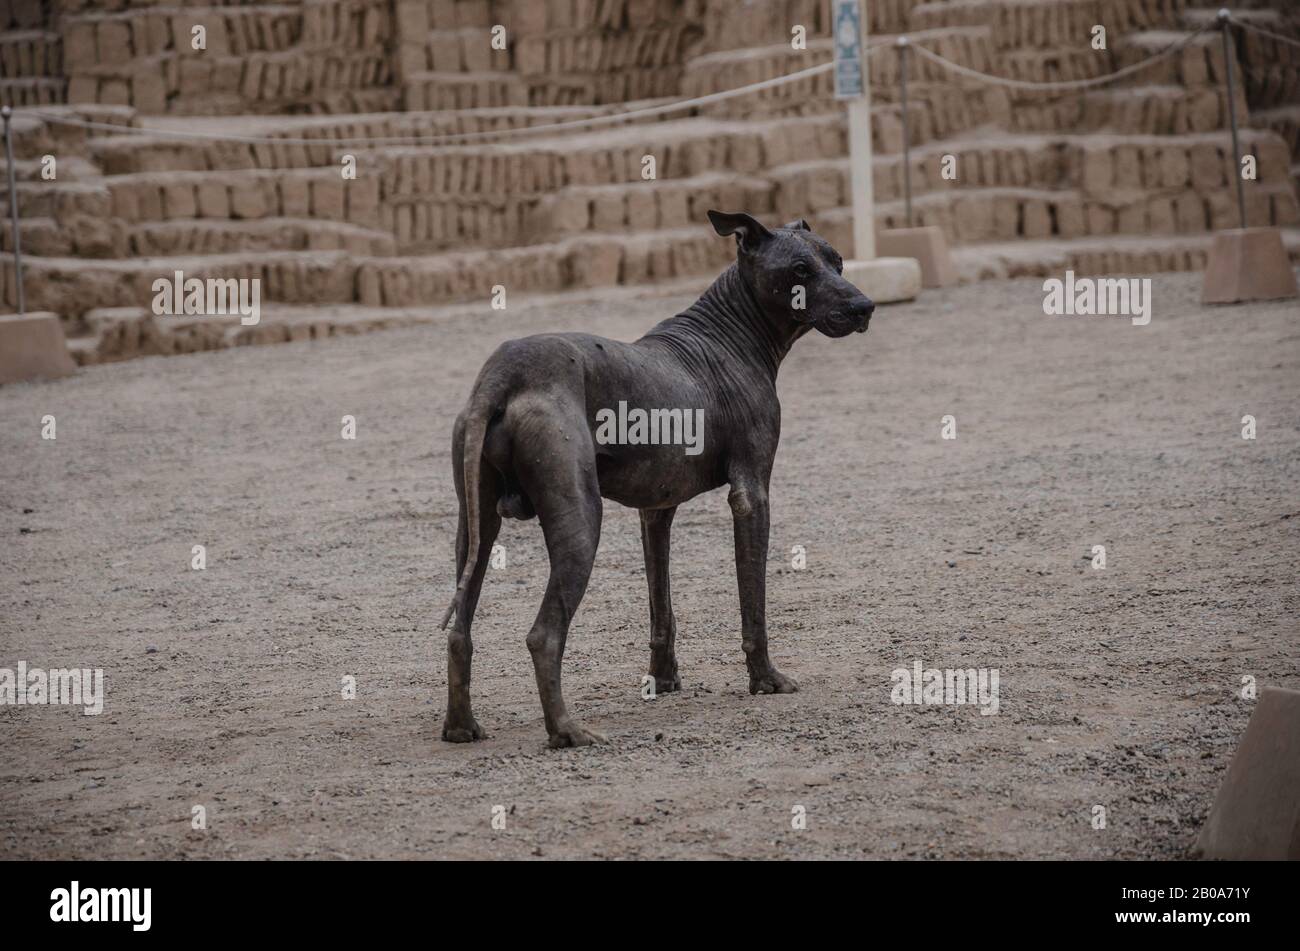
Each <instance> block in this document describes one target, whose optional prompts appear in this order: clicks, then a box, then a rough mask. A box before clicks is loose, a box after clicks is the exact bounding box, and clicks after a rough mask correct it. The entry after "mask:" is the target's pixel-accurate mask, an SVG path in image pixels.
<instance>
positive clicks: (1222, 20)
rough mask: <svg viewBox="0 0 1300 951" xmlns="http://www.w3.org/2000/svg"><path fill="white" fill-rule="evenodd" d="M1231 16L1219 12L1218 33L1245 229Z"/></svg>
mask: <svg viewBox="0 0 1300 951" xmlns="http://www.w3.org/2000/svg"><path fill="white" fill-rule="evenodd" d="M1231 19H1232V14H1231V13H1229V12H1228V10H1227V9H1226V8H1225V9H1222V10H1220V11H1219V31H1220V32H1221V33H1222V34H1223V71H1224V76H1225V78H1226V79H1227V84H1228V121H1229V122H1230V123H1231V124H1232V177H1233V178H1235V179H1236V180H1237V211H1238V212H1239V213H1240V215H1241V226H1242V227H1243V228H1244V227H1246V189H1245V186H1244V185H1243V184H1242V182H1241V142H1240V139H1239V138H1238V135H1237V94H1236V89H1235V87H1234V84H1233V81H1232V61H1233V59H1234V57H1233V55H1232V35H1231V34H1230V33H1229V32H1228V26H1229V21H1230V20H1231Z"/></svg>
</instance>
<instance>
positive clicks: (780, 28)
mask: <svg viewBox="0 0 1300 951" xmlns="http://www.w3.org/2000/svg"><path fill="white" fill-rule="evenodd" d="M925 2H926V0H872V2H871V3H868V4H866V5H865V6H866V17H867V28H868V31H869V32H870V33H871V34H873V35H879V34H883V33H900V32H903V31H904V30H906V29H908V28H909V20H910V19H912V18H913V17H914V16H915V11H917V10H918V9H920V8H923V5H924V3H925ZM943 6H944V7H947V6H949V5H948V4H943ZM953 6H956V5H955V4H954V5H953ZM796 25H799V26H802V27H804V28H805V30H806V31H807V36H808V38H809V39H810V40H811V39H813V38H829V37H830V32H831V22H830V5H829V4H827V3H823V2H821V0H752V2H749V3H743V4H738V3H735V2H732V0H707V3H706V4H705V11H704V39H703V44H702V45H703V48H704V50H705V51H706V52H717V51H721V50H730V49H740V48H745V47H754V46H768V45H771V44H774V43H785V44H786V46H787V48H788V47H789V44H790V39H791V30H792V28H793V27H794V26H796ZM941 25H947V23H946V22H945V23H943V24H941Z"/></svg>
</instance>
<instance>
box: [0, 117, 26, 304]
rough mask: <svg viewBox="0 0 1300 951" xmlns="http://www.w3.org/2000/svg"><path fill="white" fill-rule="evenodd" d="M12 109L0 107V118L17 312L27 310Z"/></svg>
mask: <svg viewBox="0 0 1300 951" xmlns="http://www.w3.org/2000/svg"><path fill="white" fill-rule="evenodd" d="M12 116H13V110H12V109H10V108H9V107H8V106H4V107H2V108H0V118H3V119H4V126H5V166H6V168H7V169H8V171H9V215H10V217H11V218H12V221H13V229H14V281H15V283H16V284H17V287H18V314H19V316H22V315H23V314H25V313H26V312H27V302H26V301H25V300H24V299H23V244H22V238H21V237H20V236H19V233H18V187H17V186H16V185H15V184H14V140H13V132H12V130H10V128H9V120H10V118H11V117H12Z"/></svg>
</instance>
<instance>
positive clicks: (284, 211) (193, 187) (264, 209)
mask: <svg viewBox="0 0 1300 951" xmlns="http://www.w3.org/2000/svg"><path fill="white" fill-rule="evenodd" d="M105 181H106V183H107V186H108V190H109V193H110V194H111V196H112V208H113V214H114V215H115V216H116V217H118V218H121V219H122V220H124V221H128V222H134V221H163V220H166V219H176V218H196V217H197V218H218V219H220V218H233V219H258V218H276V217H283V218H308V217H310V218H318V219H322V220H326V221H348V222H352V223H353V224H359V225H366V226H373V225H375V224H377V223H378V221H379V178H378V176H372V175H367V176H359V177H358V178H356V179H355V180H345V179H343V177H342V175H341V174H340V172H339V171H336V170H334V169H304V170H283V171H281V170H276V171H263V170H248V171H242V172H165V173H148V174H144V173H142V174H138V175H116V176H112V177H110V178H108V179H105Z"/></svg>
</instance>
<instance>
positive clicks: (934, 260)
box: [876, 225, 957, 287]
mask: <svg viewBox="0 0 1300 951" xmlns="http://www.w3.org/2000/svg"><path fill="white" fill-rule="evenodd" d="M876 252H877V253H878V254H881V255H883V256H887V257H896V258H916V260H917V261H918V262H920V264H921V286H922V287H948V286H950V285H952V284H956V283H957V269H956V268H955V267H954V266H953V263H952V255H951V254H949V253H948V239H947V238H946V237H944V233H943V229H942V228H939V227H936V226H934V225H926V226H925V227H924V228H892V229H890V230H889V231H881V232H880V233H878V234H877V235H876Z"/></svg>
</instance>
